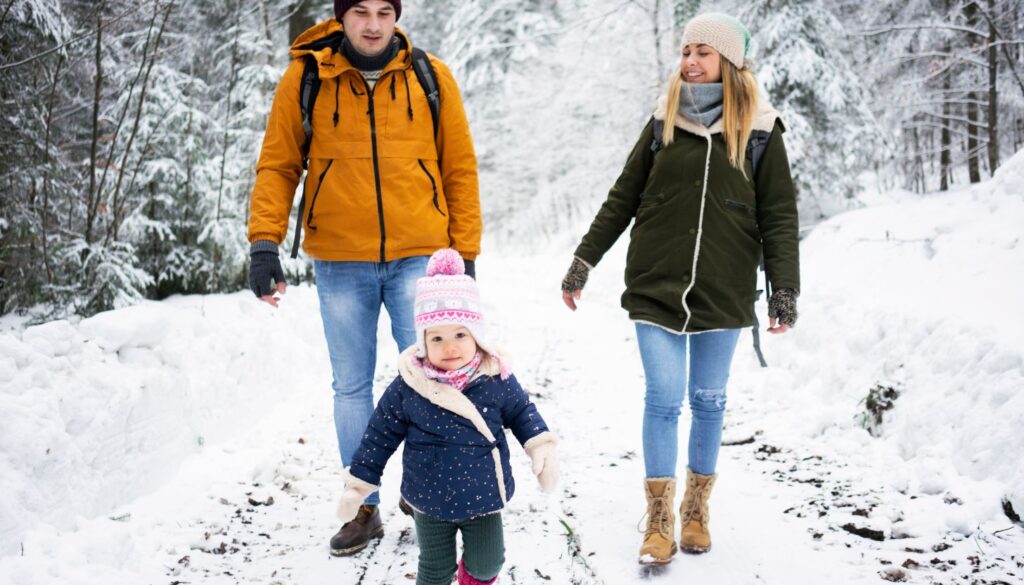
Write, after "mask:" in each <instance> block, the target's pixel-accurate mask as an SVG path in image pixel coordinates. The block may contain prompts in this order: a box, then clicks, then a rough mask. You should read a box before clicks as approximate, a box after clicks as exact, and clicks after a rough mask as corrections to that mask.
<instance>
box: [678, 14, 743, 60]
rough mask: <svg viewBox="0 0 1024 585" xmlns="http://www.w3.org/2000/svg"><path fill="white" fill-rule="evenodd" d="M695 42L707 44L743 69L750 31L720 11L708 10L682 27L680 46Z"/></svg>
mask: <svg viewBox="0 0 1024 585" xmlns="http://www.w3.org/2000/svg"><path fill="white" fill-rule="evenodd" d="M691 43H696V44H699V45H709V46H711V47H712V48H714V49H715V50H716V51H718V52H719V53H721V54H722V56H723V57H725V58H726V59H728V60H729V62H730V63H732V64H733V65H735V66H736V68H737V69H743V63H744V60H745V59H746V57H747V51H748V50H749V49H750V31H749V30H747V27H745V26H743V23H742V22H740V21H738V20H736V19H735V18H733V17H731V16H729V15H728V14H723V13H721V12H708V13H707V14H701V15H699V16H695V17H693V18H692V19H690V22H688V23H686V28H684V29H683V44H682V46H684V47H685V46H686V45H689V44H691Z"/></svg>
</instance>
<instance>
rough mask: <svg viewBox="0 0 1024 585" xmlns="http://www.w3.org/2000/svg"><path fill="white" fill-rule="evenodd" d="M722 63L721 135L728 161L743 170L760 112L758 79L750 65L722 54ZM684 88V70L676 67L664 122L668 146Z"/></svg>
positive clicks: (673, 136) (671, 79) (664, 139)
mask: <svg viewBox="0 0 1024 585" xmlns="http://www.w3.org/2000/svg"><path fill="white" fill-rule="evenodd" d="M721 64H722V102H723V103H722V137H723V138H725V148H726V151H727V152H728V153H729V164H731V165H732V166H733V167H734V168H736V169H738V170H739V171H740V172H741V173H744V175H746V173H745V172H744V170H743V161H744V158H745V154H746V150H747V141H749V140H750V131H751V129H752V128H753V126H754V115H755V114H756V113H757V80H756V79H755V78H754V72H753V71H751V70H750V68H748V67H744V68H742V69H737V68H736V66H735V65H733V64H732V63H731V62H730V61H729V60H727V59H725V58H723V59H722V60H721ZM682 88H683V72H682V70H678V71H676V72H675V73H674V74H673V75H672V77H671V78H670V79H669V84H668V95H667V96H666V103H665V112H664V113H665V126H664V128H663V129H662V133H661V143H662V144H664V145H665V146H668V145H669V144H672V142H673V141H674V140H675V124H674V121H675V119H676V116H677V115H678V114H679V94H680V92H682Z"/></svg>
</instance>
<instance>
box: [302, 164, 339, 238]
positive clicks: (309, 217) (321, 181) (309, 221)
mask: <svg viewBox="0 0 1024 585" xmlns="http://www.w3.org/2000/svg"><path fill="white" fill-rule="evenodd" d="M333 164H334V159H333V158H332V159H328V160H327V166H326V167H324V170H323V172H322V173H320V178H319V179H318V182H317V184H316V191H314V192H313V199H312V200H311V201H310V202H309V215H307V216H306V227H308V228H309V229H311V230H313V231H316V226H315V225H313V208H314V207H316V198H317V197H319V196H320V188H321V187H323V186H324V177H326V176H327V171H329V170H331V165H333Z"/></svg>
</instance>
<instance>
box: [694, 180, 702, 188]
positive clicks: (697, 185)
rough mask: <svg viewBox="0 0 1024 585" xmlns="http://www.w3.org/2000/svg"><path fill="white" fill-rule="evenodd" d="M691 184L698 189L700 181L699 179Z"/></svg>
mask: <svg viewBox="0 0 1024 585" xmlns="http://www.w3.org/2000/svg"><path fill="white" fill-rule="evenodd" d="M693 184H694V186H696V187H700V184H701V180H700V179H697V180H696V181H694V182H693Z"/></svg>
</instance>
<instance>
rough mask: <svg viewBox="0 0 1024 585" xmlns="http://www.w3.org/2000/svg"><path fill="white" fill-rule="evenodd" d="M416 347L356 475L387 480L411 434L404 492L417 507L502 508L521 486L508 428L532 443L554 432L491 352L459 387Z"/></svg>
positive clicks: (379, 414)
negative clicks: (422, 362) (423, 363)
mask: <svg viewBox="0 0 1024 585" xmlns="http://www.w3.org/2000/svg"><path fill="white" fill-rule="evenodd" d="M413 349H414V348H410V350H407V351H406V352H405V353H403V354H402V357H401V359H400V360H399V376H398V377H397V378H396V379H395V381H394V382H392V383H391V385H390V386H388V388H387V389H386V390H385V391H384V395H383V396H381V399H380V401H379V402H378V403H377V408H376V409H375V410H374V413H373V416H372V417H371V418H370V424H369V425H368V426H367V428H366V433H365V434H364V435H363V440H362V442H361V443H360V445H359V448H358V449H357V450H356V453H355V457H354V458H353V461H352V465H351V466H350V468H349V473H351V474H352V475H353V476H354V477H355V478H357V479H360V480H363V481H365V482H367V483H370V484H373V485H380V477H381V475H382V474H383V472H384V466H385V464H386V463H387V461H388V459H389V458H390V457H391V455H392V454H393V453H394V452H395V450H396V449H397V448H398V445H399V444H400V443H401V442H402V441H403V440H404V441H405V452H404V455H403V457H402V487H401V491H402V496H403V497H404V498H405V499H406V501H408V502H409V503H410V504H411V505H412V506H413V507H414V508H416V509H417V510H419V511H420V512H423V513H425V514H428V515H430V516H434V517H435V518H440V519H442V520H465V519H467V518H472V517H474V516H480V515H483V514H488V513H490V512H495V511H497V510H500V509H502V508H503V507H504V505H505V502H506V501H508V500H509V499H510V498H511V497H512V494H513V492H514V491H515V481H514V480H513V478H512V469H511V467H510V466H509V448H508V442H507V441H506V439H505V433H504V429H505V428H508V429H510V430H511V431H512V434H513V435H515V437H516V439H517V440H518V441H519V442H520V443H521V444H523V445H524V446H525V447H528V448H529V447H531V446H532V445H533V444H537V443H538V442H545V441H548V440H552V441H553V440H554V435H553V434H551V433H550V431H548V427H547V424H546V423H545V422H544V419H543V418H541V416H540V413H539V412H537V407H536V406H535V405H534V404H533V403H532V402H530V398H529V396H528V395H527V394H526V392H524V391H523V389H522V387H520V385H519V382H517V381H516V378H515V376H509V377H508V378H506V379H502V378H501V377H500V375H499V374H498V363H497V360H494V359H491V358H489V357H485V359H484V361H483V363H482V364H481V367H480V372H481V374H479V375H478V376H477V377H476V378H474V379H473V380H472V381H471V382H470V383H469V384H468V385H467V386H466V387H465V388H464V389H463V391H462V392H459V391H458V390H456V389H455V388H454V387H452V386H449V385H447V384H442V383H439V382H436V381H434V380H431V379H429V378H427V377H426V374H425V373H424V372H423V369H422V368H421V367H420V366H419V365H418V363H417V362H416V358H415V357H414V351H412V350H413Z"/></svg>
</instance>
